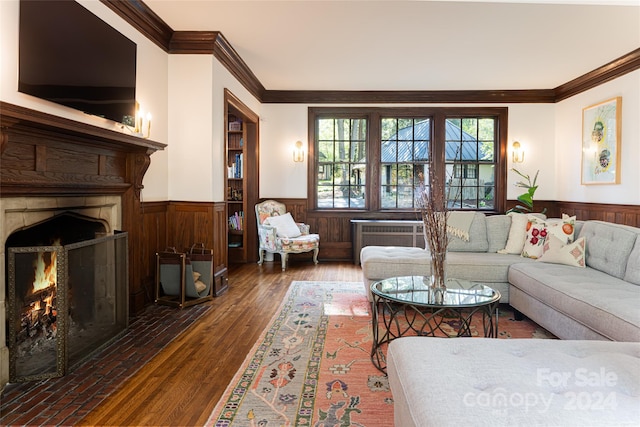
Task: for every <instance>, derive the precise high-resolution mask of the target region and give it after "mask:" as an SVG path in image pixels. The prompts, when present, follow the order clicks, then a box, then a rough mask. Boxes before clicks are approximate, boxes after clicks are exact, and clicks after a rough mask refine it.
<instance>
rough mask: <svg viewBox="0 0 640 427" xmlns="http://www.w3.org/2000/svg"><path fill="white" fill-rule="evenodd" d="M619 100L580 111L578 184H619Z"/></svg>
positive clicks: (608, 101)
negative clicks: (580, 147)
mask: <svg viewBox="0 0 640 427" xmlns="http://www.w3.org/2000/svg"><path fill="white" fill-rule="evenodd" d="M621 116H622V97H620V96H618V97H616V98H612V99H609V100H607V101H603V102H601V103H599V104H595V105H591V106H589V107H586V108H583V109H582V184H583V185H588V184H620V134H621V125H622V123H621Z"/></svg>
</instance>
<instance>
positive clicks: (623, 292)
mask: <svg viewBox="0 0 640 427" xmlns="http://www.w3.org/2000/svg"><path fill="white" fill-rule="evenodd" d="M510 226H511V219H510V218H509V217H508V216H505V215H495V216H485V215H483V214H481V213H476V215H475V216H474V219H473V222H472V223H471V227H470V230H469V237H470V238H469V241H468V242H466V241H462V240H460V239H457V238H454V239H453V241H452V242H451V244H450V246H449V253H448V255H447V271H448V274H449V275H450V276H451V277H457V278H462V279H467V280H470V281H474V282H479V283H483V284H486V285H488V286H490V287H492V288H494V289H497V290H498V291H500V292H501V294H502V298H501V302H505V303H509V304H510V305H511V306H512V307H514V308H515V309H516V310H517V311H519V312H521V313H523V314H525V315H526V316H528V317H529V318H531V319H532V320H533V321H535V322H536V323H538V324H539V325H541V326H543V327H544V328H545V329H547V330H548V331H550V332H551V333H553V334H555V335H556V336H557V337H559V338H561V339H562V340H542V341H541V340H533V339H526V340H524V339H521V340H517V339H514V340H494V339H490V338H456V339H441V338H430V337H403V338H400V339H397V340H394V341H392V342H391V343H390V345H389V348H388V353H387V366H388V376H389V384H390V386H391V391H392V393H393V396H394V411H395V415H394V417H395V423H396V425H397V426H402V427H410V426H431V425H439V426H445V425H452V426H453V425H455V426H459V425H476V426H477V425H491V426H497V425H505V426H506V425H563V426H565V425H566V426H569V425H575V426H578V425H580V426H584V425H598V426H601V425H640V229H638V228H634V227H627V226H622V225H618V224H612V223H607V222H602V221H576V222H575V230H574V232H575V239H576V240H577V239H579V238H581V237H584V238H585V242H586V244H585V250H584V258H583V259H584V263H585V266H584V267H580V266H570V265H565V264H557V263H549V262H543V261H540V260H536V259H531V258H526V257H522V256H520V255H515V254H502V253H498V252H497V251H498V250H500V249H502V248H504V247H505V246H506V245H507V240H508V236H509V229H510ZM360 259H361V264H362V271H363V279H364V283H365V286H366V287H367V288H368V287H369V286H370V285H371V283H373V282H375V281H378V280H381V279H384V278H388V277H392V276H402V275H429V274H430V271H429V270H430V263H429V254H428V252H427V251H425V250H424V249H420V248H392V247H365V248H363V249H362V252H361V255H360ZM559 378H560V379H564V380H563V381H562V383H558V382H557V381H556V380H558V379H559ZM531 399H535V402H533V403H535V405H533V403H532V400H531ZM529 404H532V405H533V406H530V405H529Z"/></svg>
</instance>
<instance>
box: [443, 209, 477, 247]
mask: <svg viewBox="0 0 640 427" xmlns="http://www.w3.org/2000/svg"><path fill="white" fill-rule="evenodd" d="M475 214H476V213H475V212H462V211H450V212H449V214H448V216H447V233H449V234H452V235H454V236H456V237H459V238H460V239H462V240H464V241H465V242H468V241H469V229H471V223H472V222H473V217H474V216H475Z"/></svg>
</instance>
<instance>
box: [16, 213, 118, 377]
mask: <svg viewBox="0 0 640 427" xmlns="http://www.w3.org/2000/svg"><path fill="white" fill-rule="evenodd" d="M44 230H48V231H46V232H44ZM52 230H54V231H53V234H55V235H56V239H55V240H54V241H53V244H49V245H42V242H47V241H51V240H52V237H44V236H45V235H46V234H49V235H51V232H52ZM65 230H67V231H68V232H66V231H65ZM15 234H16V236H14V235H12V236H11V237H10V239H8V241H7V242H8V244H7V253H8V280H7V286H8V296H9V298H8V302H9V307H8V309H9V310H8V319H9V322H8V328H9V331H8V338H9V358H10V360H9V375H10V381H28V380H34V379H42V378H50V377H54V376H62V375H64V374H66V373H67V371H68V369H70V368H71V367H73V366H74V365H76V364H77V363H79V362H81V361H83V360H84V359H85V358H86V357H88V356H89V355H91V354H92V353H93V352H95V351H97V350H99V349H100V348H102V347H103V346H104V345H106V344H108V343H109V342H110V341H111V340H113V339H114V338H116V337H117V336H119V335H120V334H121V333H122V332H123V331H124V330H126V328H127V325H128V272H127V271H128V265H127V259H128V258H127V233H118V234H114V235H105V234H106V233H104V227H103V226H102V225H101V224H100V223H99V222H96V221H91V220H86V219H83V218H78V217H77V216H75V215H63V216H61V217H59V218H55V219H53V220H50V221H47V223H46V224H40V225H38V226H36V227H33V228H32V229H29V230H24V231H20V232H18V233H15ZM89 235H91V237H92V238H88V236H89ZM96 235H97V237H96ZM69 239H72V240H75V239H80V241H76V242H72V243H65V242H68V241H69Z"/></svg>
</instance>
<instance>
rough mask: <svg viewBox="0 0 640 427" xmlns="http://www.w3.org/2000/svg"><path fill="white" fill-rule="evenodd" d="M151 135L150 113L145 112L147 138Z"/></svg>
mask: <svg viewBox="0 0 640 427" xmlns="http://www.w3.org/2000/svg"><path fill="white" fill-rule="evenodd" d="M149 137H151V113H147V138H149Z"/></svg>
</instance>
